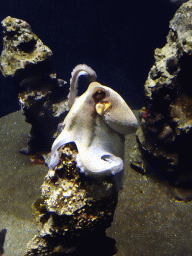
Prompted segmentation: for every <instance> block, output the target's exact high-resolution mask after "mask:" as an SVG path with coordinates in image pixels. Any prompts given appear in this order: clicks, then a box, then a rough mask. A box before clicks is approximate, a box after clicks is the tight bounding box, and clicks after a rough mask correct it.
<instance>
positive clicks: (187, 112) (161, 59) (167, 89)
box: [132, 1, 192, 187]
mask: <svg viewBox="0 0 192 256" xmlns="http://www.w3.org/2000/svg"><path fill="white" fill-rule="evenodd" d="M169 28H170V30H169V33H168V36H167V43H166V44H165V46H164V47H163V48H162V49H159V48H157V49H155V54H154V57H155V63H154V65H153V66H152V68H151V70H150V72H149V74H148V78H147V80H146V83H145V93H146V97H147V103H146V105H145V107H143V108H142V110H141V113H140V122H141V127H140V128H139V130H138V132H137V141H138V144H139V147H138V148H137V149H136V151H135V152H134V153H133V155H132V165H133V166H135V167H137V168H139V169H140V170H141V171H144V172H151V170H152V172H153V174H154V173H155V175H157V176H158V177H160V178H161V179H166V180H169V181H170V182H171V183H172V184H174V185H177V186H185V187H188V186H189V187H191V184H192V169H191V150H190V145H191V144H192V87H191V74H192V73H191V66H192V1H188V2H187V3H184V4H183V5H181V7H180V8H179V9H178V10H177V11H176V13H175V15H174V17H173V19H172V20H171V21H170V24H169ZM140 156H142V158H143V159H142V160H141V158H140ZM151 167H152V168H151ZM154 170H155V171H154Z"/></svg>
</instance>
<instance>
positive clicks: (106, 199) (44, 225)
mask: <svg viewBox="0 0 192 256" xmlns="http://www.w3.org/2000/svg"><path fill="white" fill-rule="evenodd" d="M59 154H60V163H59V164H58V165H57V166H56V167H55V168H54V170H51V169H50V170H49V171H48V174H47V175H46V177H45V180H44V183H43V185H42V187H41V192H42V198H40V199H38V200H37V201H36V202H35V203H34V205H33V214H34V217H35V219H36V222H37V225H38V229H39V234H38V235H37V236H35V237H34V238H33V239H32V241H30V242H29V243H28V245H27V254H26V256H32V255H49V256H51V255H61V253H72V252H74V251H78V253H79V254H77V255H93V252H94V253H95V254H94V255H96V252H97V255H100V253H101V251H100V250H104V251H105V253H104V252H103V253H104V254H102V255H108V254H106V253H108V251H109V250H110V249H109V248H108V246H107V242H106V241H107V240H108V239H107V237H106V236H105V230H106V228H108V227H109V226H110V225H111V222H112V220H113V215H114V211H115V207H116V204H117V198H118V192H117V190H116V187H115V183H114V180H113V178H112V177H111V178H106V179H90V177H87V176H85V175H83V174H82V173H80V170H79V168H77V167H76V162H75V159H76V155H77V149H76V146H75V144H74V143H71V144H68V145H66V146H63V147H61V148H60V149H59ZM90 244H91V247H90ZM100 245H102V248H101V247H100ZM110 247H111V245H110ZM86 253H87V254H86Z"/></svg>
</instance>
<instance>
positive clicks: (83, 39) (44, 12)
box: [0, 0, 179, 116]
mask: <svg viewBox="0 0 192 256" xmlns="http://www.w3.org/2000/svg"><path fill="white" fill-rule="evenodd" d="M178 5H179V3H178V1H174V2H171V1H168V0H164V1H156V2H153V1H147V2H146V1H145V2H144V1H137V2H135V1H132V2H128V1H112V2H110V4H109V3H108V2H107V1H97V2H94V1H84V0H83V1H59V0H56V1H46V2H45V1H32V2H26V1H14V0H8V1H1V11H0V20H1V21H2V20H3V19H4V18H5V17H7V16H11V17H15V18H18V19H23V20H25V21H27V22H28V23H29V24H30V25H31V26H32V29H33V32H34V33H35V34H37V35H38V36H39V38H41V40H42V41H43V43H44V44H45V45H47V46H48V47H49V48H50V49H51V50H52V51H53V54H54V56H53V58H52V63H53V68H54V70H55V72H56V73H57V74H58V77H60V78H62V79H65V80H67V81H68V82H69V78H70V72H71V70H72V69H73V67H74V66H75V65H77V64H79V63H86V64H87V65H90V66H91V67H93V69H95V70H97V74H98V76H99V78H100V81H101V82H102V83H103V84H106V85H109V86H110V87H112V88H113V89H115V90H117V91H118V92H119V93H120V94H121V95H124V98H125V99H126V100H127V101H128V102H129V105H131V106H133V107H134V108H140V107H141V106H142V105H143V101H144V92H143V84H144V82H145V80H146V78H147V73H148V71H149V69H150V67H151V65H152V63H153V51H154V49H155V48H156V47H162V46H163V44H164V43H165V36H166V35H167V32H168V23H169V20H170V19H171V17H172V16H173V14H174V12H175V11H176V9H177V8H178ZM1 38H3V35H2V29H1ZM1 49H2V44H1ZM0 79H1V81H0V84H1V87H0V90H1V91H0V116H3V115H6V114H8V113H11V112H13V111H15V110H18V109H19V107H18V103H17V101H18V100H17V93H18V92H17V90H18V88H16V87H15V86H14V80H13V79H12V78H9V77H8V78H6V79H5V78H4V77H3V76H2V75H0ZM127 88H129V93H127Z"/></svg>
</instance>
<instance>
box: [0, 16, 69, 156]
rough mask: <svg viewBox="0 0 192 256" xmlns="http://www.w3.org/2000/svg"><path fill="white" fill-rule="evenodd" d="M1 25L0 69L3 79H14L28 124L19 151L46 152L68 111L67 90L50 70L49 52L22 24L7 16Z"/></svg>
mask: <svg viewBox="0 0 192 256" xmlns="http://www.w3.org/2000/svg"><path fill="white" fill-rule="evenodd" d="M2 26H3V33H4V38H3V50H2V53H1V57H0V62H1V66H0V69H1V72H2V74H3V75H4V76H11V77H15V86H17V87H18V97H19V103H20V106H21V110H22V113H23V114H24V115H25V117H26V122H28V123H30V124H31V131H30V135H29V139H28V146H27V148H25V149H23V150H21V152H22V153H26V154H32V155H36V154H39V152H41V153H45V152H50V150H51V145H52V143H53V141H54V138H55V137H56V135H57V127H58V124H59V123H60V122H61V121H63V119H64V117H65V115H66V111H67V110H68V99H67V95H68V93H69V87H68V86H67V85H66V82H65V81H64V80H62V79H58V78H57V75H56V73H55V72H54V71H53V69H52V66H51V60H50V58H51V56H52V51H51V50H50V49H49V48H48V47H47V46H46V45H44V44H43V42H42V41H41V40H40V39H39V38H38V36H37V35H35V34H34V33H33V32H32V30H31V27H30V25H29V24H28V23H27V22H26V21H23V20H20V19H16V18H12V17H10V16H8V17H7V18H5V19H4V20H3V21H2ZM45 127H46V129H45Z"/></svg>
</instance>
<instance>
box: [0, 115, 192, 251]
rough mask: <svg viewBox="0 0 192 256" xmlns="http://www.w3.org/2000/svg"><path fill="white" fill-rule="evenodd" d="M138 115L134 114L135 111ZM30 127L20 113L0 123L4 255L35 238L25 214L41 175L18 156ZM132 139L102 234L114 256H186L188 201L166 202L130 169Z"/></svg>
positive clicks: (190, 218) (160, 190)
mask: <svg viewBox="0 0 192 256" xmlns="http://www.w3.org/2000/svg"><path fill="white" fill-rule="evenodd" d="M136 114H137V115H138V111H136ZM29 130H30V126H29V125H28V124H26V123H25V121H24V117H23V116H22V114H21V112H20V111H17V112H15V113H12V114H10V115H8V116H5V117H3V118H1V119H0V173H1V175H0V231H1V229H4V228H6V229H7V234H6V238H5V243H4V250H5V253H4V255H5V256H14V255H15V256H17V255H18V256H22V255H24V254H25V252H26V245H27V243H28V242H29V240H31V239H32V237H33V236H34V235H35V234H37V228H36V225H35V223H34V221H33V216H32V214H31V205H32V203H33V202H34V201H35V200H36V199H37V198H39V197H40V186H41V184H42V183H43V179H44V176H45V175H46V173H47V167H46V166H45V165H35V166H33V165H31V163H30V161H29V157H28V156H25V155H22V154H20V153H19V149H21V148H23V147H24V146H26V140H27V134H28V132H29ZM135 145H136V141H135V136H134V135H129V136H128V137H127V138H126V147H125V159H126V160H125V177H124V187H123V190H122V191H120V193H119V202H118V205H117V208H116V211H115V216H114V221H113V223H112V226H111V227H110V228H109V229H108V230H107V236H108V237H110V238H113V239H115V240H116V248H117V253H116V254H115V255H117V256H126V255H131V256H137V255H138V256H148V255H156V256H180V255H183V256H187V255H192V243H191V234H192V224H191V222H192V215H191V210H192V203H191V202H188V203H184V202H182V201H177V200H175V199H174V198H172V197H171V196H170V194H169V191H168V188H167V187H165V186H164V185H163V184H161V183H160V182H158V181H154V180H152V179H150V178H147V177H146V176H143V175H141V174H140V173H138V172H136V171H135V170H133V169H132V168H131V167H130V164H129V154H130V152H132V151H133V148H134V146H135Z"/></svg>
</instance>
